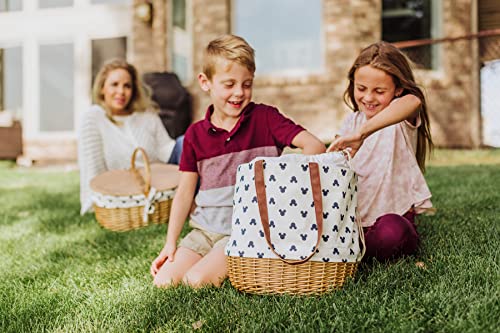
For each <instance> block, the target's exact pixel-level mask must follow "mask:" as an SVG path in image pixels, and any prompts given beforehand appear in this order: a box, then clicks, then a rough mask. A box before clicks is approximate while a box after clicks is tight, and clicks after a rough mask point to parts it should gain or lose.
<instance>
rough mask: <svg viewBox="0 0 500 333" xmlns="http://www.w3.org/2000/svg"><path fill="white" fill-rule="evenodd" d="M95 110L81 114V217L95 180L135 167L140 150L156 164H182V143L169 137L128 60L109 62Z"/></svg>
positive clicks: (98, 86) (96, 84)
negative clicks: (132, 162)
mask: <svg viewBox="0 0 500 333" xmlns="http://www.w3.org/2000/svg"><path fill="white" fill-rule="evenodd" d="M92 98H93V101H94V103H95V104H94V105H92V107H91V108H90V110H88V111H87V112H85V113H84V114H83V115H82V118H81V120H80V125H79V128H78V164H79V167H80V204H81V210H80V213H81V214H82V215H83V214H84V213H86V212H88V211H91V210H92V200H91V197H90V187H89V185H90V180H91V179H92V178H93V177H95V176H96V175H98V174H100V173H102V172H104V171H107V170H113V169H127V168H129V167H130V157H131V156H132V153H133V151H134V149H135V148H137V147H142V148H143V149H144V150H145V151H146V153H147V154H148V157H149V160H150V161H151V162H158V161H160V162H164V163H174V164H179V160H180V153H181V150H182V139H183V137H182V136H181V137H179V138H178V139H177V142H176V141H175V140H174V139H172V138H171V137H169V136H168V133H167V131H166V129H165V127H164V126H163V124H162V122H161V120H160V117H159V116H158V114H157V113H156V112H155V108H154V107H153V106H152V102H151V100H150V99H149V96H147V94H146V92H145V90H144V88H143V85H142V82H141V79H140V77H139V75H138V73H137V70H136V69H135V67H134V66H133V65H131V64H129V63H127V62H126V61H124V60H121V59H114V60H111V61H109V62H108V63H106V64H105V65H104V66H103V67H102V68H101V70H100V71H99V73H98V74H97V77H96V79H95V82H94V86H93V89H92Z"/></svg>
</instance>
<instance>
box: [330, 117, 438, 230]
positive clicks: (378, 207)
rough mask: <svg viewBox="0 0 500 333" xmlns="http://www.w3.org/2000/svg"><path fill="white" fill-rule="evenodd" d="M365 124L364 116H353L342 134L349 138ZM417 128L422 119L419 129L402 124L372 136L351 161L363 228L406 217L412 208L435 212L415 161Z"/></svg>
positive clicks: (348, 120)
mask: <svg viewBox="0 0 500 333" xmlns="http://www.w3.org/2000/svg"><path fill="white" fill-rule="evenodd" d="M364 122H366V117H365V115H364V113H362V112H353V113H352V114H350V115H349V116H348V117H347V118H346V119H345V121H344V123H343V124H342V127H341V129H340V131H339V134H340V135H347V134H350V133H352V132H354V131H356V130H357V129H358V128H360V127H361V125H362V124H363V123H364ZM418 126H420V118H419V117H418V118H417V122H416V126H414V125H412V124H411V123H409V122H408V121H402V122H400V123H398V124H395V125H392V126H388V127H386V128H383V129H381V130H379V131H377V132H375V133H373V134H372V135H370V136H369V137H368V138H367V139H366V140H365V141H364V143H363V145H362V146H361V148H360V149H359V150H358V152H357V154H356V156H355V157H354V158H353V159H352V166H353V168H354V171H355V172H356V173H357V174H358V187H359V193H358V208H359V215H360V217H361V223H362V225H363V227H369V226H371V225H373V224H374V223H375V221H376V219H377V218H378V217H379V216H382V215H385V214H388V213H395V214H399V215H403V214H405V213H406V212H407V211H409V210H410V209H411V208H412V207H413V208H414V210H415V212H416V213H417V214H421V213H423V212H425V211H431V210H432V203H431V201H430V197H431V192H430V190H429V187H428V186H427V183H426V182H425V179H424V176H423V174H422V172H421V171H420V169H419V167H418V163H417V159H416V157H415V152H416V147H417V130H418Z"/></svg>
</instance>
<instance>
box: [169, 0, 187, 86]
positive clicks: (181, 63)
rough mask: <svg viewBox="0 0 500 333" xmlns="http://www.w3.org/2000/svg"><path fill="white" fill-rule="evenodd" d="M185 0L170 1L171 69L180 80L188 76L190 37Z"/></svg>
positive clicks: (183, 80) (185, 79) (184, 79)
mask: <svg viewBox="0 0 500 333" xmlns="http://www.w3.org/2000/svg"><path fill="white" fill-rule="evenodd" d="M187 20H188V11H187V0H173V1H172V16H171V22H172V28H171V31H172V39H171V40H172V48H171V57H172V71H173V72H174V73H176V74H177V76H178V77H179V79H180V80H181V81H182V82H186V81H188V80H189V78H190V66H189V63H190V60H191V38H190V33H189V30H188V24H187Z"/></svg>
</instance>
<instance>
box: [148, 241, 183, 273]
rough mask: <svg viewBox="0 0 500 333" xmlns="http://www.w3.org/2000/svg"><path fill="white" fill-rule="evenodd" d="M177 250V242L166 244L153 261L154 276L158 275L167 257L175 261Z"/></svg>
mask: <svg viewBox="0 0 500 333" xmlns="http://www.w3.org/2000/svg"><path fill="white" fill-rule="evenodd" d="M176 250H177V246H175V244H174V245H173V246H172V245H170V244H168V243H167V244H165V246H164V247H163V249H162V250H161V251H160V254H159V255H158V257H156V258H155V260H153V262H152V263H151V268H150V273H151V275H152V276H153V277H155V276H156V274H157V273H158V271H159V270H160V268H161V266H163V264H164V263H165V261H167V259H168V261H174V254H175V251H176Z"/></svg>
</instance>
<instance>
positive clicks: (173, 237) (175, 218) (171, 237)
mask: <svg viewBox="0 0 500 333" xmlns="http://www.w3.org/2000/svg"><path fill="white" fill-rule="evenodd" d="M197 183H198V173H196V172H186V171H183V172H181V175H180V180H179V186H178V188H177V191H176V192H175V196H174V199H173V201H172V208H171V211H170V217H169V221H168V232H167V240H166V242H165V245H164V247H163V249H162V250H161V251H160V254H159V255H158V257H156V259H155V260H153V262H152V264H151V274H152V275H153V276H155V275H156V273H158V271H159V269H160V267H161V266H162V265H163V263H164V262H165V260H167V259H168V260H169V261H173V260H174V254H175V251H176V249H177V239H178V238H179V235H180V233H181V231H182V227H183V226H184V222H185V221H186V218H187V217H188V215H189V211H190V210H191V205H192V204H193V199H194V195H195V191H196V186H197Z"/></svg>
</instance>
